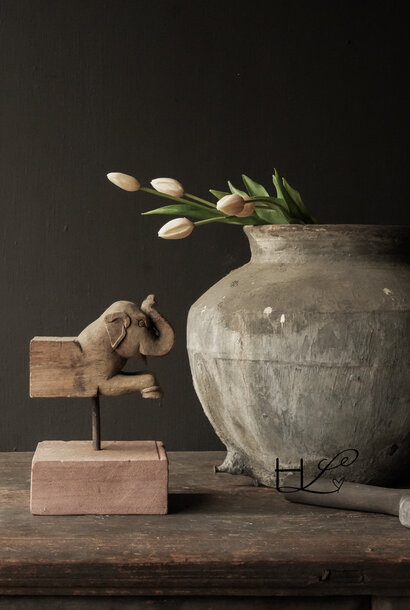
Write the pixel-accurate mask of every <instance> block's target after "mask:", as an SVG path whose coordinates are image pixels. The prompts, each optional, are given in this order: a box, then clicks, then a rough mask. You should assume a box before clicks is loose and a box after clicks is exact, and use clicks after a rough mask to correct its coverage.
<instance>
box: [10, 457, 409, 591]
mask: <svg viewBox="0 0 410 610" xmlns="http://www.w3.org/2000/svg"><path fill="white" fill-rule="evenodd" d="M168 455H169V461H170V485H169V492H170V496H169V514H168V515H167V516H166V517H164V516H108V517H107V516H76V517H72V516H69V517H48V516H44V517H35V516H33V515H31V514H30V510H29V484H30V464H31V458H32V454H31V453H7V454H1V457H0V593H1V594H4V595H6V594H24V595H33V594H35V595H73V594H74V595H89V594H97V595H239V596H245V595H257V596H265V595H291V596H299V595H305V596H316V595H319V596H326V595H329V596H331V595H343V596H348V595H371V594H373V595H379V596H383V597H385V596H400V597H402V596H405V595H410V531H408V530H407V529H406V528H404V527H402V526H401V525H400V523H399V522H398V519H397V517H391V516H388V515H379V514H365V513H360V512H348V511H340V510H336V509H328V508H323V507H315V506H305V505H298V504H290V503H289V502H287V501H286V500H285V498H284V497H282V495H281V494H279V493H278V492H276V491H275V490H273V489H269V488H263V487H256V486H254V484H253V481H252V480H251V479H250V478H248V477H242V476H231V475H228V474H214V472H213V465H214V464H218V463H220V461H221V459H223V454H222V453H221V452H195V453H192V452H184V453H170V454H168Z"/></svg>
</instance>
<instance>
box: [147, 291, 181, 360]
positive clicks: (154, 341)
mask: <svg viewBox="0 0 410 610" xmlns="http://www.w3.org/2000/svg"><path fill="white" fill-rule="evenodd" d="M141 310H142V311H143V312H144V313H145V314H146V315H147V316H148V317H149V318H150V320H151V328H150V329H149V333H148V334H147V335H146V336H145V337H144V339H143V340H142V341H141V344H140V352H141V354H143V355H144V356H165V355H166V354H168V352H169V351H170V350H171V348H172V346H173V345H174V341H175V333H174V329H173V328H172V326H171V324H170V323H169V322H167V320H166V319H165V318H164V317H163V316H162V315H161V314H160V313H159V311H158V310H157V308H156V302H155V297H154V295H149V296H148V297H147V298H146V299H145V301H143V303H142V304H141Z"/></svg>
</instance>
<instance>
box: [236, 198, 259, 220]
mask: <svg viewBox="0 0 410 610" xmlns="http://www.w3.org/2000/svg"><path fill="white" fill-rule="evenodd" d="M254 211H255V204H254V202H253V201H251V202H250V203H245V205H244V206H243V210H242V212H239V214H235V216H238V217H239V218H245V217H246V216H251V214H253V213H254Z"/></svg>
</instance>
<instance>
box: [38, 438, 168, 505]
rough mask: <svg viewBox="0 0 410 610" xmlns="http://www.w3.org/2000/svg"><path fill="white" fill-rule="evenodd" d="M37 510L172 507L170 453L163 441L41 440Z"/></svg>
mask: <svg viewBox="0 0 410 610" xmlns="http://www.w3.org/2000/svg"><path fill="white" fill-rule="evenodd" d="M30 510H31V512H32V513H33V514H34V515H86V514H104V515H110V514H111V515H120V514H124V515H125V514H134V515H135V514H145V515H148V514H160V515H163V514H165V513H167V510H168V459H167V454H166V452H165V449H164V446H163V444H162V443H161V442H159V441H105V442H103V443H102V448H101V451H95V450H93V448H92V444H91V442H90V441H68V442H64V441H43V442H41V443H39V444H38V445H37V449H36V451H35V454H34V457H33V462H32V467H31V494H30Z"/></svg>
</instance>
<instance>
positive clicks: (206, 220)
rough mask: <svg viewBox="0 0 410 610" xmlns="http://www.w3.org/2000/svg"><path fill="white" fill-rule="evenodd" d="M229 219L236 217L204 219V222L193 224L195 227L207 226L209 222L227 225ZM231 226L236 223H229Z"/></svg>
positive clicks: (198, 221)
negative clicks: (225, 223)
mask: <svg viewBox="0 0 410 610" xmlns="http://www.w3.org/2000/svg"><path fill="white" fill-rule="evenodd" d="M231 218H236V216H225V217H221V218H206V219H205V220H197V221H196V222H194V225H195V226H199V225H208V224H210V223H211V222H227V223H228V224H229V222H230V219H231ZM231 224H236V223H231Z"/></svg>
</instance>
